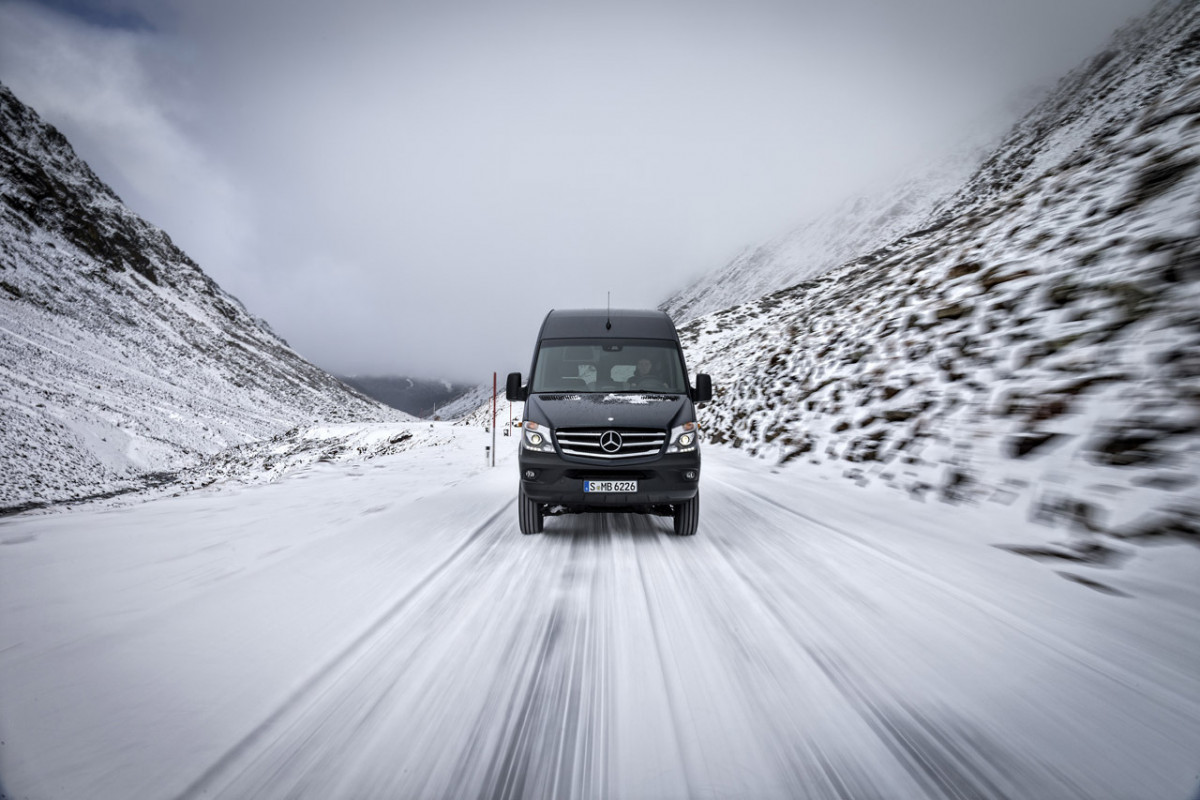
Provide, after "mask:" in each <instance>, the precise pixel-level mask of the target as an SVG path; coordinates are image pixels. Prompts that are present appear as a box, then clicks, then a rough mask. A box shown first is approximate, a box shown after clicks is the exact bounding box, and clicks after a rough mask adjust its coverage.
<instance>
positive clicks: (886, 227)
mask: <svg viewBox="0 0 1200 800" xmlns="http://www.w3.org/2000/svg"><path fill="white" fill-rule="evenodd" d="M984 155H986V151H983V150H980V149H977V148H974V147H972V146H964V147H963V148H962V149H961V150H960V151H959V152H956V153H954V154H950V155H948V156H947V157H946V158H945V159H943V160H942V161H940V162H939V163H937V164H936V165H934V166H932V167H930V168H927V169H925V170H924V171H921V172H919V173H918V174H916V175H915V176H913V177H909V178H907V179H904V180H902V181H899V182H897V183H895V184H894V185H891V186H889V187H887V188H885V189H882V190H880V191H877V192H875V193H871V194H866V195H863V196H860V197H855V198H851V199H849V200H846V201H844V202H842V203H840V204H839V205H837V206H836V207H834V208H833V209H831V210H830V211H828V212H827V213H825V214H822V215H821V216H819V217H817V218H815V219H813V220H809V221H807V222H805V223H803V224H802V225H799V226H797V227H796V228H794V229H793V230H791V231H789V232H788V233H786V234H784V235H782V236H780V237H778V238H776V239H774V240H772V241H770V242H767V243H766V244H763V245H759V246H757V247H751V248H747V249H746V250H745V251H744V252H742V253H741V254H740V255H739V256H738V257H737V258H735V259H734V260H733V261H731V262H729V264H727V265H725V266H724V267H722V268H721V269H719V270H716V271H715V272H712V273H709V274H708V275H705V276H703V277H702V278H700V279H699V280H697V281H695V282H694V283H692V284H691V285H689V286H687V287H686V288H684V289H681V290H680V291H678V292H676V293H675V294H674V295H672V296H671V297H670V298H668V299H667V300H666V301H665V302H664V303H663V304H662V305H661V306H660V307H661V308H662V309H663V310H664V311H666V312H667V313H668V314H670V315H671V318H672V319H674V320H675V321H676V323H677V324H682V323H684V322H689V321H691V320H692V319H695V318H696V317H699V316H702V315H704V314H711V313H713V312H714V311H720V310H722V309H725V308H729V307H730V306H734V305H738V304H739V303H746V302H749V301H751V300H755V299H757V298H759V297H762V296H763V295H765V294H770V293H771V292H775V291H778V290H780V289H784V288H786V287H788V286H792V285H794V284H796V283H799V282H800V281H803V280H806V279H808V278H811V277H813V276H816V275H820V274H822V273H824V272H828V271H829V270H831V269H833V268H834V267H838V266H841V265H842V264H844V263H846V262H847V261H849V260H851V259H852V258H854V257H855V256H858V255H859V254H861V253H867V252H871V251H873V250H876V249H878V248H880V247H883V246H884V245H886V244H888V243H889V242H891V241H893V240H894V239H896V238H897V237H899V236H902V235H903V234H905V233H908V232H909V231H914V230H919V229H920V228H923V227H925V226H926V225H927V224H929V221H930V220H931V219H932V218H933V217H935V216H936V214H937V209H938V207H939V206H940V204H942V203H944V202H945V201H946V200H947V199H948V198H950V197H951V196H952V195H953V194H954V193H955V192H956V191H957V190H958V188H959V187H960V186H962V183H963V181H965V180H966V179H967V178H968V177H970V175H971V173H972V171H973V170H974V169H976V168H977V167H978V166H979V163H980V161H982V160H983V157H984Z"/></svg>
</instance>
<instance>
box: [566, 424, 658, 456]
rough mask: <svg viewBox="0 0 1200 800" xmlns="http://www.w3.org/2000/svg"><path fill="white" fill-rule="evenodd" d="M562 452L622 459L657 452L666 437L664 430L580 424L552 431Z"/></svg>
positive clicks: (650, 454) (656, 453) (651, 454)
mask: <svg viewBox="0 0 1200 800" xmlns="http://www.w3.org/2000/svg"><path fill="white" fill-rule="evenodd" d="M555 436H556V437H557V439H558V446H559V447H560V448H562V451H563V455H568V456H583V457H584V458H602V459H608V460H612V459H623V458H643V457H645V456H656V455H658V454H659V453H661V452H662V449H663V445H665V444H666V441H667V433H666V431H655V430H646V429H644V428H641V429H636V428H583V429H576V430H559V431H556V432H555Z"/></svg>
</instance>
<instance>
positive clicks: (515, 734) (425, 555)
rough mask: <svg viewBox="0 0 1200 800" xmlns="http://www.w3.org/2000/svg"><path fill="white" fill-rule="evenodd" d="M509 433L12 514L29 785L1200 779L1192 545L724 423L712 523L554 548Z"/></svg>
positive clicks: (118, 790)
mask: <svg viewBox="0 0 1200 800" xmlns="http://www.w3.org/2000/svg"><path fill="white" fill-rule="evenodd" d="M467 438H469V436H468V437H467ZM507 445H508V442H506V446H507ZM481 450H482V446H481V445H480V446H478V447H476V446H475V443H474V442H468V443H467V444H463V445H461V446H455V445H447V446H444V447H441V448H431V449H427V450H422V451H411V452H408V453H403V454H400V455H397V456H392V457H387V458H382V459H377V460H375V461H371V462H366V463H360V464H354V465H350V466H346V465H337V466H332V465H317V466H316V467H314V468H313V469H311V470H309V471H307V472H304V473H301V474H299V475H296V476H293V477H291V478H288V479H285V480H283V481H281V482H279V483H276V484H271V485H266V486H256V487H237V486H227V487H226V488H223V489H221V490H219V491H213V490H209V491H204V492H194V493H191V494H188V495H184V496H182V497H177V498H166V499H162V500H158V501H155V502H151V503H147V504H143V505H139V506H135V507H130V508H125V509H116V510H94V509H93V510H88V509H85V510H76V511H72V512H69V513H65V514H57V515H50V516H41V517H36V516H35V517H18V518H11V519H8V520H4V521H0V543H2V544H0V570H2V572H0V581H2V583H0V615H2V616H0V709H2V713H0V740H2V742H0V780H2V781H3V785H2V786H0V794H3V795H4V796H6V797H14V798H17V797H26V796H29V797H35V798H42V797H84V796H87V797H97V798H107V797H111V798H128V797H164V798H170V797H182V798H200V797H251V796H253V797H316V798H335V797H355V798H362V797H381V798H382V797H388V798H391V797H406V798H407V797H434V798H440V797H495V798H500V797H547V798H548V797H615V798H629V797H752V798H767V797H801V798H803V797H813V798H910V797H911V798H924V797H934V798H1014V799H1015V798H1075V797H1079V798H1180V799H1181V800H1183V799H1184V798H1189V797H1191V796H1193V795H1194V793H1195V791H1196V786H1197V782H1198V781H1200V670H1198V669H1197V668H1196V665H1197V664H1198V663H1200V643H1198V639H1200V634H1198V633H1197V631H1200V603H1198V602H1197V600H1198V597H1200V594H1198V590H1197V588H1196V583H1197V581H1196V580H1195V578H1196V576H1197V575H1198V574H1200V557H1198V556H1200V554H1198V553H1197V552H1196V548H1187V547H1180V546H1174V547H1161V548H1148V549H1139V550H1137V551H1136V552H1135V553H1134V554H1133V557H1132V558H1131V559H1130V560H1129V561H1128V563H1127V564H1126V565H1124V566H1123V567H1121V568H1120V569H1107V570H1103V569H1100V568H1091V567H1081V566H1073V567H1072V568H1071V569H1065V568H1063V567H1059V566H1055V565H1053V564H1046V563H1042V562H1037V561H1034V560H1031V559H1027V558H1023V557H1020V556H1016V555H1013V554H1012V553H1010V552H1006V551H1004V550H1001V549H998V548H996V547H994V546H993V545H995V544H998V543H1009V542H1020V541H1023V540H1025V539H1029V538H1030V537H1031V536H1032V535H1033V534H1034V533H1036V535H1037V536H1040V537H1042V539H1043V540H1044V539H1045V537H1046V533H1045V530H1044V529H1039V530H1037V531H1034V532H1032V533H1031V532H1030V531H1029V530H1028V528H1029V526H1028V523H1025V522H1024V521H1023V520H1022V518H1021V515H1020V514H1019V513H1017V512H1016V511H1015V510H1014V509H1010V508H1007V507H1004V506H995V507H987V508H984V507H972V508H962V507H955V506H947V505H945V504H942V503H938V502H930V503H928V504H922V503H918V502H916V501H912V500H908V499H906V498H905V497H903V496H901V495H900V494H899V493H897V492H894V491H892V490H887V489H879V490H876V489H873V488H872V487H867V488H865V489H864V488H859V487H857V486H854V485H853V484H852V483H850V482H847V481H842V480H836V479H830V480H825V479H824V478H822V477H821V476H820V475H818V474H817V473H811V474H810V473H808V472H804V471H802V470H801V469H799V468H797V469H789V470H785V471H781V472H778V473H776V472H773V471H772V470H771V469H770V468H769V467H768V466H766V465H764V464H762V463H759V462H753V461H749V460H746V459H744V458H743V457H742V456H740V455H738V454H736V453H732V452H727V451H721V450H718V449H713V448H710V449H709V450H708V451H707V452H706V463H705V476H704V480H703V504H702V508H703V510H702V517H701V527H700V533H699V535H697V536H696V537H692V538H677V537H674V536H672V535H671V533H670V523H669V520H666V519H657V518H643V517H635V516H616V517H610V518H606V517H602V516H595V515H589V516H581V517H564V518H555V519H550V520H548V522H547V531H546V533H544V534H542V535H540V536H533V537H525V536H522V535H521V534H520V533H519V532H518V531H517V527H516V518H517V515H516V509H515V506H514V485H515V474H514V472H515V462H514V461H513V460H512V456H511V455H510V454H506V456H505V458H503V459H502V463H501V464H500V466H499V467H497V468H496V469H494V470H483V469H481V466H482V465H481V464H479V463H477V462H480V461H482V459H481V458H480V457H479V454H480V451H481ZM1059 572H1069V573H1071V574H1075V575H1077V576H1080V577H1088V578H1091V579H1092V580H1096V581H1099V582H1102V583H1103V586H1104V587H1107V591H1097V590H1096V589H1095V588H1089V587H1088V586H1084V585H1082V584H1080V583H1078V582H1076V581H1073V580H1064V578H1063V577H1062V576H1061V575H1060V574H1058V573H1059Z"/></svg>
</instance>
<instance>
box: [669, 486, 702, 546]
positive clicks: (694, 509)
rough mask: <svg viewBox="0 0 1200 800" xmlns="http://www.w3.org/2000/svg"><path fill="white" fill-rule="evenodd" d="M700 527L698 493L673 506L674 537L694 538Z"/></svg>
mask: <svg viewBox="0 0 1200 800" xmlns="http://www.w3.org/2000/svg"><path fill="white" fill-rule="evenodd" d="M699 526H700V492H699V491H697V492H696V496H695V497H693V498H692V499H691V500H685V501H684V502H682V503H679V504H678V505H676V506H675V535H676V536H694V535H695V534H696V528H698V527H699Z"/></svg>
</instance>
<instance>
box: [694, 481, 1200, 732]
mask: <svg viewBox="0 0 1200 800" xmlns="http://www.w3.org/2000/svg"><path fill="white" fill-rule="evenodd" d="M717 480H718V482H719V483H722V484H724V485H725V486H727V487H729V488H730V489H732V490H734V491H735V492H739V493H741V494H745V495H748V496H750V497H753V498H754V499H756V500H759V501H761V502H763V503H766V504H767V505H770V506H771V507H773V508H776V509H779V510H780V511H783V512H784V513H786V514H789V515H791V516H794V517H797V518H799V519H802V520H804V521H805V522H809V523H812V524H814V525H819V526H821V527H822V528H825V529H826V530H829V531H832V532H833V533H836V534H837V535H839V536H841V537H843V538H845V539H846V540H848V541H849V542H851V543H852V545H853V546H854V547H855V548H856V549H858V550H859V551H860V552H863V553H867V554H869V555H872V556H875V557H876V559H877V560H878V561H879V562H881V563H886V564H888V565H889V566H891V567H892V568H893V569H895V570H897V571H898V572H902V573H904V574H907V575H908V576H910V577H914V578H917V579H918V580H920V581H922V582H923V583H924V584H926V585H927V586H929V587H931V588H934V589H937V590H938V591H940V592H942V593H944V594H946V595H948V596H949V597H951V598H952V599H953V600H955V601H956V602H960V603H964V604H966V605H969V606H971V607H973V608H974V609H975V610H976V611H978V612H979V613H981V614H983V615H984V616H985V617H987V618H989V619H991V620H993V621H995V622H997V623H999V624H1002V625H1004V626H1006V627H1007V628H1009V629H1010V630H1012V631H1014V632H1016V633H1018V634H1020V635H1021V636H1023V637H1025V638H1027V639H1029V640H1030V641H1032V642H1034V643H1036V644H1037V645H1038V646H1040V647H1042V648H1045V649H1046V650H1047V651H1050V652H1053V653H1055V654H1056V655H1057V656H1058V657H1059V658H1061V659H1063V660H1065V661H1068V662H1070V663H1071V664H1073V665H1074V666H1075V667H1076V668H1078V669H1081V670H1084V671H1086V672H1090V673H1092V674H1094V675H1096V676H1098V677H1101V678H1103V679H1105V680H1106V681H1110V682H1112V683H1114V684H1116V685H1117V686H1118V687H1119V688H1120V689H1122V690H1125V691H1133V692H1136V693H1138V694H1139V695H1140V696H1141V697H1142V698H1143V699H1144V700H1146V701H1147V702H1151V703H1154V704H1155V705H1157V706H1158V711H1159V712H1160V713H1162V714H1166V715H1170V716H1177V717H1178V718H1179V720H1180V721H1181V722H1184V723H1186V722H1188V721H1189V720H1192V719H1195V718H1196V716H1197V715H1200V707H1197V706H1196V704H1195V701H1194V700H1193V699H1190V698H1188V697H1185V696H1184V695H1182V694H1180V693H1178V692H1174V691H1171V690H1170V688H1169V687H1164V686H1161V685H1157V686H1151V687H1146V686H1144V685H1143V681H1142V680H1141V679H1140V678H1139V677H1138V676H1134V675H1129V674H1128V673H1127V672H1126V671H1125V670H1124V669H1122V668H1121V667H1119V666H1118V665H1116V664H1112V663H1111V662H1107V663H1108V665H1109V667H1110V669H1108V670H1104V669H1100V668H1099V667H1098V666H1097V664H1096V662H1097V660H1098V659H1097V657H1096V656H1095V655H1094V654H1093V653H1091V652H1089V651H1088V650H1086V649H1085V648H1083V647H1081V646H1079V645H1076V644H1073V643H1072V642H1069V641H1066V640H1064V639H1062V638H1059V637H1057V636H1054V635H1053V634H1051V633H1048V632H1047V631H1045V630H1043V629H1041V628H1038V627H1035V626H1031V625H1030V624H1029V623H1028V621H1027V620H1026V619H1025V618H1023V617H1021V616H1019V615H1017V614H1015V613H1013V612H1012V611H1010V610H1009V609H1007V608H1004V607H1003V606H1000V605H998V604H996V603H994V602H992V601H990V600H987V599H985V598H982V597H980V596H979V595H978V594H974V593H971V592H968V591H964V590H963V589H962V588H961V587H960V586H958V585H957V584H955V583H952V582H951V581H948V580H947V579H946V578H944V577H942V576H941V575H939V574H938V573H936V572H935V571H933V570H931V569H929V568H928V567H924V566H921V565H919V564H917V563H914V562H913V561H912V560H910V559H907V558H904V557H903V556H901V555H900V554H898V553H896V552H895V551H893V550H891V549H889V548H887V547H885V546H883V545H881V544H879V543H878V542H872V541H870V540H868V539H867V538H865V537H863V536H859V535H858V534H855V533H852V532H850V531H847V530H845V529H844V528H839V527H838V526H836V525H831V524H829V523H828V522H825V521H824V520H821V519H818V518H817V517H814V516H812V515H810V514H805V513H804V512H802V511H797V510H796V509H794V508H791V507H789V506H787V505H785V504H783V503H780V502H779V501H778V500H776V499H774V498H772V497H769V496H767V495H765V494H762V493H761V492H757V491H754V490H753V489H747V488H745V487H742V486H739V485H737V484H735V483H731V482H729V481H727V480H722V479H717ZM1151 691H1153V692H1155V693H1156V694H1151V693H1150V692H1151Z"/></svg>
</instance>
